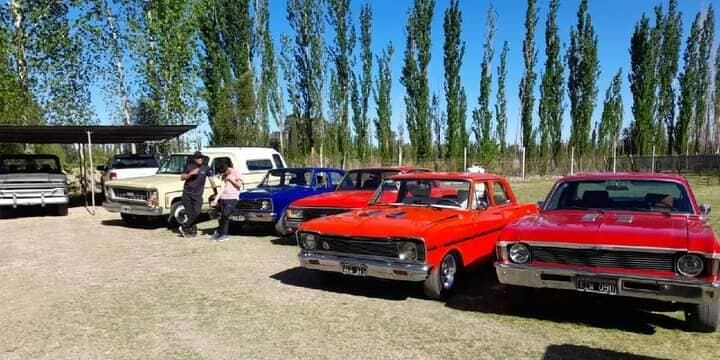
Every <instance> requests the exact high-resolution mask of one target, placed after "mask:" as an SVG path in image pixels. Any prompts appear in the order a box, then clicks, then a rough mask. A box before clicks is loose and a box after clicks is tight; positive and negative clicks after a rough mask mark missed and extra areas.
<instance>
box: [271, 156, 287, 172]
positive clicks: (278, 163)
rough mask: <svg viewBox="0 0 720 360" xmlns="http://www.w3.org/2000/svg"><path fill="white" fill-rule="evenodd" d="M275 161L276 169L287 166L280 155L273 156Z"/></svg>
mask: <svg viewBox="0 0 720 360" xmlns="http://www.w3.org/2000/svg"><path fill="white" fill-rule="evenodd" d="M273 161H275V168H276V169H282V168H284V167H285V164H284V163H283V161H282V158H281V157H280V155H279V154H273Z"/></svg>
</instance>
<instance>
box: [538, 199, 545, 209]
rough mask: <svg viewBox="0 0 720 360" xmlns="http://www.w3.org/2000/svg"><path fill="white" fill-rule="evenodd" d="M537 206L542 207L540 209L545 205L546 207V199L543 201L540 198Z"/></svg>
mask: <svg viewBox="0 0 720 360" xmlns="http://www.w3.org/2000/svg"><path fill="white" fill-rule="evenodd" d="M537 207H538V208H540V209H542V208H544V207H545V201H543V200H538V202H537Z"/></svg>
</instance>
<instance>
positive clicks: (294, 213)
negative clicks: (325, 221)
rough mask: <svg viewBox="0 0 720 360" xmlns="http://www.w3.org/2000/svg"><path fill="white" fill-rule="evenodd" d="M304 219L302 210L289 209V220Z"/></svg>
mask: <svg viewBox="0 0 720 360" xmlns="http://www.w3.org/2000/svg"><path fill="white" fill-rule="evenodd" d="M302 217H303V211H302V209H293V208H288V209H287V218H288V219H302Z"/></svg>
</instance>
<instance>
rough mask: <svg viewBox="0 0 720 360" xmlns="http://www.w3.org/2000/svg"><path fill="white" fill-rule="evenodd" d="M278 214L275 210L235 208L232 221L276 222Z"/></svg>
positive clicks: (231, 215)
mask: <svg viewBox="0 0 720 360" xmlns="http://www.w3.org/2000/svg"><path fill="white" fill-rule="evenodd" d="M276 219H277V215H276V214H275V213H274V212H259V211H244V210H233V212H232V213H231V214H230V221H235V222H265V223H274V222H275V221H276Z"/></svg>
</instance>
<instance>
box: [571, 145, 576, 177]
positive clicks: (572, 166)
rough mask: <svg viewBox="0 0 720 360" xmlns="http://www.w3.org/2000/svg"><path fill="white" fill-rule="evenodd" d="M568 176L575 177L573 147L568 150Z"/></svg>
mask: <svg viewBox="0 0 720 360" xmlns="http://www.w3.org/2000/svg"><path fill="white" fill-rule="evenodd" d="M570 175H575V147H574V146H573V147H571V148H570Z"/></svg>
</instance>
